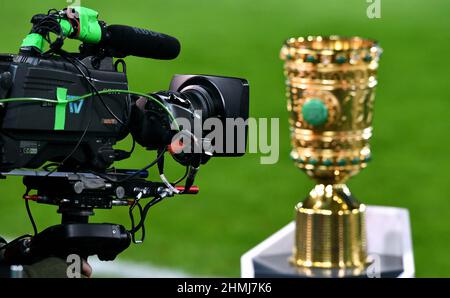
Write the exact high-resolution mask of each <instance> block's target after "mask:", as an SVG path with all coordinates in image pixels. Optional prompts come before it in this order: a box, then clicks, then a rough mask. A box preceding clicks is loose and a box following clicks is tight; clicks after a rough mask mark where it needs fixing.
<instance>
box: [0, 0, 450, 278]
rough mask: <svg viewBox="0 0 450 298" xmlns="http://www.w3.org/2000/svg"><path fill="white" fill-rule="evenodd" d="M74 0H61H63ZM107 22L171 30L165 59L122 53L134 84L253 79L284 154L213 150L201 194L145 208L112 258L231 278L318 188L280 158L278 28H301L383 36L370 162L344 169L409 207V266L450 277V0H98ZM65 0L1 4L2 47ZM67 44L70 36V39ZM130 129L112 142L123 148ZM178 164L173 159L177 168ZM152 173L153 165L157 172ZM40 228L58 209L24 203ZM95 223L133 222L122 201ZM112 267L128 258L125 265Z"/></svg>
mask: <svg viewBox="0 0 450 298" xmlns="http://www.w3.org/2000/svg"><path fill="white" fill-rule="evenodd" d="M69 2H70V1H69ZM81 4H82V5H83V6H87V7H91V8H93V9H95V10H97V11H99V12H100V17H101V19H102V20H105V21H106V22H108V23H109V24H126V25H132V26H137V27H144V28H149V29H153V30H155V31H160V32H165V33H168V34H171V35H174V36H176V37H178V38H179V39H180V41H181V42H182V53H181V55H180V57H179V58H178V59H177V60H174V61H156V60H149V59H142V58H133V57H130V58H128V59H127V63H128V67H127V69H128V74H129V82H130V89H131V90H137V91H144V92H149V91H157V90H161V89H167V87H168V84H169V81H170V79H171V76H172V75H173V74H175V73H204V74H222V75H229V76H240V77H244V78H247V79H248V80H249V81H250V86H251V115H252V116H253V117H269V118H271V117H280V118H281V121H280V123H281V127H280V145H281V148H280V161H279V162H278V163H277V164H276V165H272V166H270V165H260V164H259V157H260V156H259V155H257V154H249V155H247V156H245V157H243V158H239V159H228V160H225V159H215V160H212V161H211V162H210V163H209V164H208V165H206V166H205V167H203V168H202V170H201V172H200V174H199V179H198V181H197V183H198V184H199V185H200V187H201V194H200V195H198V196H197V197H188V198H181V199H171V200H167V201H166V202H165V203H163V204H161V205H158V206H157V207H155V208H154V209H152V210H151V212H150V214H149V217H148V220H147V223H146V226H147V229H148V239H147V240H146V242H145V243H144V245H141V246H136V245H133V246H132V247H131V248H130V249H128V250H127V251H126V252H125V253H124V254H123V255H121V257H120V260H128V261H134V262H137V263H139V264H147V263H148V264H153V265H156V266H162V267H164V268H173V269H175V270H181V271H183V272H186V273H187V274H190V275H199V276H238V275H239V257H240V256H241V254H243V253H244V252H245V251H247V250H248V249H250V248H251V247H253V246H254V245H256V244H257V243H258V242H260V241H261V240H263V239H264V238H266V237H267V236H269V235H270V234H271V233H273V232H275V231H276V230H278V229H279V228H281V227H282V226H284V225H285V224H286V223H287V222H289V221H290V220H291V219H293V216H294V211H293V206H294V204H295V203H297V202H298V201H300V200H301V199H302V198H303V197H304V196H305V195H306V194H307V192H308V191H309V190H310V188H311V187H312V186H313V183H312V181H310V180H309V179H308V178H307V176H306V175H305V174H303V173H301V172H300V171H298V170H297V169H296V168H295V167H294V165H293V164H292V162H291V161H290V159H289V157H288V152H289V146H290V145H289V135H288V125H287V120H286V118H287V113H286V111H285V108H286V105H285V101H286V100H285V95H284V79H283V74H282V62H281V61H280V60H279V58H278V54H279V50H280V47H281V45H282V43H283V41H284V40H285V39H287V38H288V37H291V36H303V35H329V34H339V35H360V36H363V37H370V38H374V39H377V40H379V41H380V43H381V46H382V47H383V48H384V55H383V57H382V60H381V66H380V71H379V88H378V93H377V98H376V104H375V120H374V128H375V134H374V137H373V140H372V147H373V155H374V160H373V162H372V163H371V165H370V166H369V167H368V169H366V170H364V171H363V172H362V173H361V174H359V175H358V176H356V177H354V178H353V179H351V181H350V183H349V185H350V188H351V189H352V191H353V193H354V194H355V195H356V196H357V197H358V198H359V199H360V200H361V201H362V202H364V203H367V204H375V205H390V206H401V207H406V208H408V209H409V210H410V214H411V221H412V231H413V245H414V254H415V262H416V272H417V276H422V277H423V276H427V277H430V276H433V277H437V276H449V275H450V258H448V257H446V255H447V253H448V251H449V249H450V243H449V241H448V237H449V234H450V222H449V218H450V188H449V187H448V182H449V174H448V171H449V169H450V159H449V158H448V152H449V146H450V139H449V129H450V121H449V118H448V117H449V110H450V101H449V98H448V97H449V95H450V84H449V81H448V80H449V74H448V73H449V69H450V61H449V56H448V51H449V46H450V31H449V30H448V28H449V25H450V20H449V18H448V14H449V11H450V3H449V2H448V1H444V0H436V1H419V0H410V1H401V0H395V1H394V0H389V1H387V0H381V7H382V15H381V19H368V18H367V16H366V8H367V6H368V5H369V4H368V3H367V2H366V1H365V0H345V1H344V0H341V1H332V0H328V1H326V0H282V1H273V0H259V1H252V0H220V1H208V0H195V1H194V0H171V1H165V0H151V1H143V0H139V1H133V0H131V1H125V2H124V1H119V0H109V1H93V0H82V1H81ZM65 5H67V3H66V2H65V1H63V0H58V1H56V0H51V1H50V0H47V1H34V0H21V1H1V2H0V14H1V17H0V32H1V34H0V36H1V44H0V52H12V53H15V52H17V50H18V47H19V45H20V43H21V41H22V39H23V37H24V36H25V35H26V34H27V33H28V31H29V29H30V24H29V20H30V18H31V16H32V15H33V14H36V13H43V12H46V11H47V10H48V9H49V8H62V7H64V6H65ZM71 47H72V49H75V48H76V42H73V43H72V44H71ZM129 145H130V144H129V140H127V141H125V142H123V143H121V144H120V146H122V147H124V148H128V146H129ZM153 158H154V153H152V152H146V151H144V150H141V149H139V150H137V152H136V154H135V155H134V156H133V158H132V159H130V160H128V161H124V162H122V163H121V164H120V165H119V166H122V167H127V168H132V167H135V168H138V167H141V166H142V165H144V164H146V163H147V162H148V161H149V160H151V159H153ZM182 172H183V169H182V168H180V167H178V166H176V165H175V164H172V165H171V167H170V171H168V173H169V175H170V176H171V177H173V178H175V177H176V176H178V175H181V174H182ZM152 177H155V179H156V177H157V175H156V174H155V173H153V174H152ZM23 192H24V188H23V186H22V184H21V180H20V179H13V178H8V179H7V180H5V181H1V183H0V193H1V198H0V235H5V236H7V237H9V238H11V237H14V236H19V235H21V234H24V233H30V232H31V225H30V223H29V221H28V218H27V216H26V212H25V208H24V203H23V200H22V199H21V196H22V194H23ZM32 210H33V214H34V216H35V219H36V221H37V224H38V227H39V228H40V229H43V228H45V227H46V226H49V225H51V224H56V223H57V222H58V221H59V217H58V215H57V214H56V212H55V211H56V209H55V208H54V207H49V206H44V205H35V204H33V205H32ZM93 220H94V221H96V222H103V221H107V222H118V223H122V224H125V225H126V226H128V225H129V221H128V216H127V210H125V209H123V208H120V207H117V208H116V209H114V210H112V211H109V210H108V211H97V215H96V216H95V217H93ZM120 270H124V269H123V268H121V269H120Z"/></svg>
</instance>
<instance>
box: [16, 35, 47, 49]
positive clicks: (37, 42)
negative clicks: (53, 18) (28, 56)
mask: <svg viewBox="0 0 450 298" xmlns="http://www.w3.org/2000/svg"><path fill="white" fill-rule="evenodd" d="M44 46H45V43H44V37H42V35H40V34H38V33H30V34H28V35H27V36H26V37H25V38H24V40H23V41H22V45H21V46H20V47H21V48H25V47H33V48H36V49H38V50H39V51H40V52H43V51H44Z"/></svg>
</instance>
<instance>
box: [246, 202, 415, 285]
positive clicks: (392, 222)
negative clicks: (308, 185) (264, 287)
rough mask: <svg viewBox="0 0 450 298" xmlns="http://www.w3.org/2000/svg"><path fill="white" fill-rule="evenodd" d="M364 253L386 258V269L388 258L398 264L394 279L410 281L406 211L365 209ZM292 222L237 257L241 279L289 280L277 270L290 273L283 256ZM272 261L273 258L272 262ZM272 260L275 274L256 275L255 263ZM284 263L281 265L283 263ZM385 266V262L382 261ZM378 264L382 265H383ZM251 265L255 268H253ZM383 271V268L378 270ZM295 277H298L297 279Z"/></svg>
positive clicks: (291, 234)
mask: <svg viewBox="0 0 450 298" xmlns="http://www.w3.org/2000/svg"><path fill="white" fill-rule="evenodd" d="M366 228H367V248H368V249H367V250H368V254H369V256H373V257H374V258H377V256H387V262H388V263H387V265H388V266H389V265H390V264H389V260H390V258H391V259H392V260H395V262H400V267H402V270H400V272H399V274H398V275H396V277H414V257H413V250H412V239H411V228H410V221H409V212H408V210H407V209H403V208H394V207H384V206H368V207H367V209H366ZM294 233H295V222H291V223H289V224H288V225H286V226H285V227H283V228H282V229H281V230H279V231H278V232H276V233H275V234H273V235H271V236H270V237H269V238H267V239H266V240H264V241H263V242H261V243H260V244H258V245H257V246H255V247H254V248H252V249H251V250H249V251H248V252H246V253H245V254H244V255H243V256H242V257H241V277H247V278H253V277H255V276H256V277H259V276H261V277H262V276H265V277H267V276H273V277H277V276H289V275H290V276H292V272H290V273H288V274H287V275H284V274H280V270H281V271H283V270H286V271H292V270H293V269H292V266H290V265H289V264H288V259H287V257H281V258H280V257H278V258H276V256H287V255H289V254H291V252H292V247H293V246H294ZM274 257H275V258H274ZM269 258H272V260H271V261H270V262H274V260H275V262H280V264H279V265H280V266H279V267H280V268H281V269H279V270H278V271H277V270H274V271H273V272H272V273H268V272H267V271H265V273H264V275H261V274H259V272H258V270H261V269H258V268H260V266H259V267H258V265H257V264H258V262H259V261H258V260H263V259H266V260H267V259H269ZM284 262H285V263H284ZM383 262H384V263H385V264H386V259H384V258H383ZM383 262H382V263H383ZM255 264H256V265H257V266H255ZM381 270H383V268H381ZM299 277H302V276H300V275H299Z"/></svg>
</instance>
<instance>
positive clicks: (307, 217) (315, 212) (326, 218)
mask: <svg viewBox="0 0 450 298" xmlns="http://www.w3.org/2000/svg"><path fill="white" fill-rule="evenodd" d="M296 213H297V217H296V239H295V248H294V257H293V260H292V261H293V263H294V264H295V265H297V266H300V267H318V268H355V267H359V268H362V267H364V266H365V264H366V258H367V251H366V232H365V218H364V215H365V205H363V204H360V203H359V202H358V201H357V200H356V199H354V198H353V197H352V195H351V193H350V191H349V189H348V187H347V186H346V185H345V184H318V185H316V186H315V187H314V189H313V190H312V191H311V192H310V194H309V197H307V198H306V200H305V201H303V202H302V203H299V204H298V205H297V206H296Z"/></svg>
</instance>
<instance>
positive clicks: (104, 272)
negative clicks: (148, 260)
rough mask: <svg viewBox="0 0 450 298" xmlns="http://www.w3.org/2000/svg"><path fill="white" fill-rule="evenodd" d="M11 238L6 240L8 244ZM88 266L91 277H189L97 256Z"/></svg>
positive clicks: (180, 272)
mask: <svg viewBox="0 0 450 298" xmlns="http://www.w3.org/2000/svg"><path fill="white" fill-rule="evenodd" d="M11 239H14V238H12V237H8V238H6V241H7V242H8V243H9V242H10V241H11ZM89 265H91V267H92V277H93V278H96V277H97V278H102V277H122V278H139V277H142V278H145V277H153V278H187V277H192V276H191V275H189V274H187V273H185V272H183V271H181V270H174V269H170V268H166V267H159V266H153V265H149V264H146V265H143V264H138V263H137V262H133V261H122V260H115V261H109V262H107V261H100V260H99V259H98V258H97V256H94V257H90V258H89Z"/></svg>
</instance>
